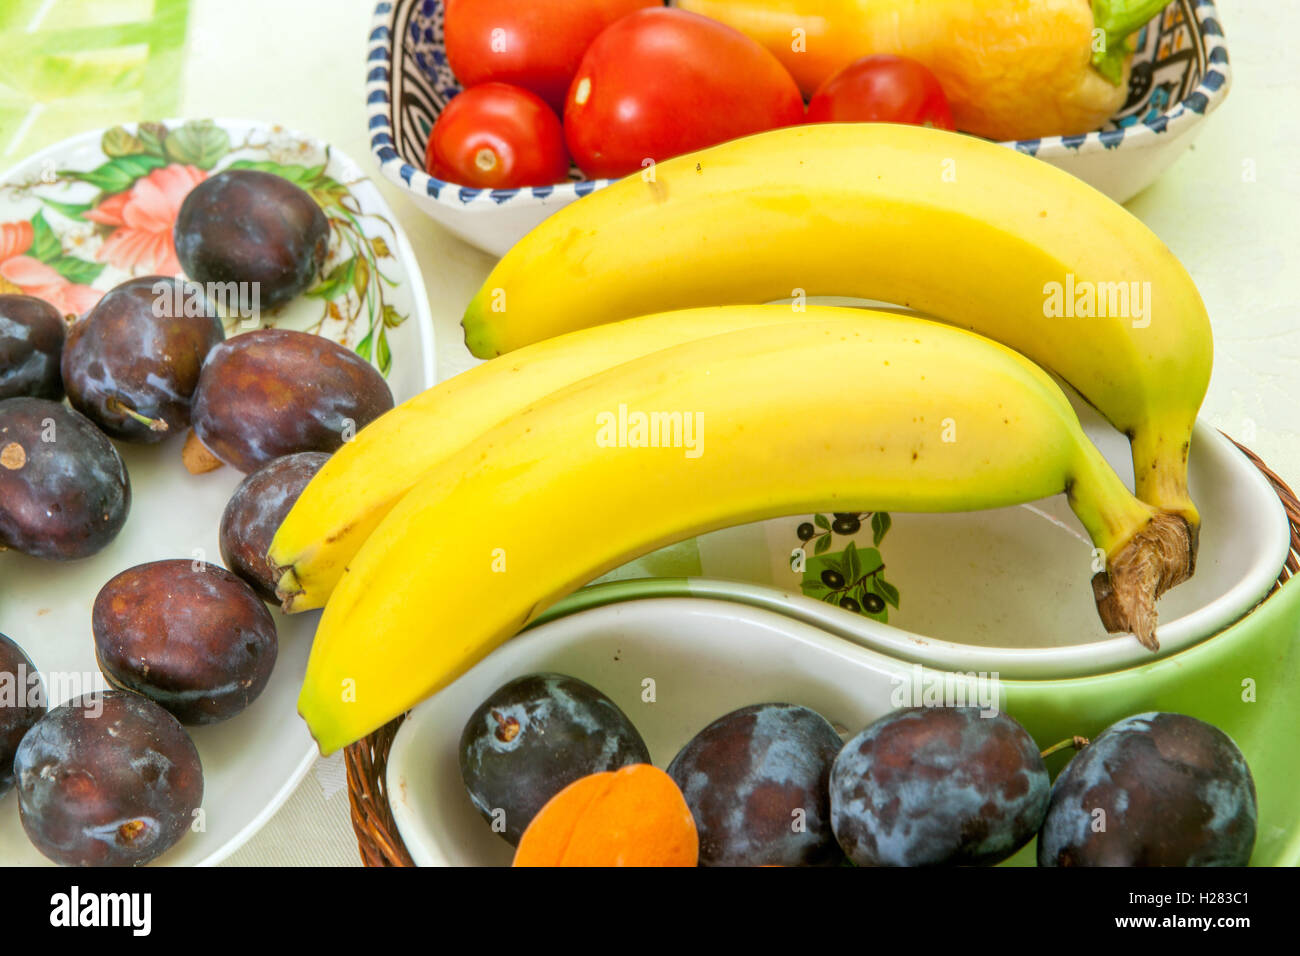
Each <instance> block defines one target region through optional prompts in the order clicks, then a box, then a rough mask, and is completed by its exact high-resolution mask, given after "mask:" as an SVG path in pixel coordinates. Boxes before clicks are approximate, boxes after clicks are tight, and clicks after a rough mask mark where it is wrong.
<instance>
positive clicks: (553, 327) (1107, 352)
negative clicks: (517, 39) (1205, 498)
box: [464, 123, 1213, 556]
mask: <svg viewBox="0 0 1300 956" xmlns="http://www.w3.org/2000/svg"><path fill="white" fill-rule="evenodd" d="M800 294H807V295H848V296H861V297H865V298H871V299H878V300H881V301H886V302H893V303H897V304H899V305H906V306H911V307H913V308H915V309H918V310H919V311H922V312H925V313H928V314H930V315H933V316H935V317H936V318H939V319H941V320H943V321H946V322H951V323H953V324H956V325H960V326H962V327H964V328H969V329H972V330H974V331H977V332H979V333H981V334H983V335H987V336H988V337H990V338H993V339H996V340H998V341H999V342H1003V343H1005V344H1006V345H1009V346H1011V347H1012V348H1014V349H1016V350H1017V351H1019V352H1022V353H1024V354H1025V355H1027V356H1029V357H1030V358H1032V359H1033V360H1034V361H1036V362H1038V363H1039V364H1040V365H1042V366H1044V367H1046V368H1048V369H1050V370H1052V371H1054V372H1056V373H1057V374H1059V375H1060V376H1061V377H1062V378H1064V379H1065V380H1066V381H1068V382H1069V383H1070V384H1071V385H1073V386H1074V387H1075V388H1076V389H1078V390H1079V392H1080V393H1081V394H1082V395H1083V396H1084V398H1086V399H1087V400H1088V401H1089V402H1090V403H1091V404H1092V405H1094V406H1095V407H1096V408H1097V409H1098V410H1099V411H1100V412H1101V413H1102V414H1103V415H1105V416H1106V418H1107V419H1109V421H1110V422H1111V424H1113V425H1114V426H1115V427H1116V428H1118V429H1119V430H1120V431H1122V432H1125V433H1126V434H1127V435H1128V436H1129V438H1130V440H1131V441H1132V445H1133V466H1134V473H1135V476H1136V482H1137V494H1138V497H1140V498H1141V499H1142V500H1143V501H1146V502H1149V503H1150V504H1152V505H1155V506H1156V507H1157V508H1159V509H1161V510H1164V511H1169V512H1172V513H1174V514H1176V515H1179V516H1180V517H1181V518H1183V520H1184V521H1186V523H1187V528H1188V532H1189V534H1190V536H1191V543H1192V554H1193V556H1194V555H1195V545H1196V536H1197V531H1198V529H1199V525H1200V520H1199V516H1198V514H1197V511H1196V507H1195V505H1194V504H1193V503H1192V501H1191V499H1190V498H1189V497H1188V494H1187V454H1188V448H1189V445H1190V442H1191V433H1192V425H1193V423H1194V422H1195V419H1196V414H1197V411H1198V410H1199V409H1200V406H1201V402H1202V400H1203V399H1204V397H1205V391H1206V388H1207V387H1208V385H1209V379H1210V366H1211V363H1212V353H1213V347H1212V342H1211V337H1210V325H1209V319H1208V317H1207V315H1206V312H1205V306H1204V304H1203V303H1202V302H1201V297H1200V295H1199V293H1198V292H1197V291H1196V286H1195V285H1194V284H1193V282H1192V280H1191V278H1190V277H1189V276H1188V275H1187V272H1186V270H1184V269H1183V267H1182V266H1181V265H1180V264H1179V262H1178V260H1177V259H1176V258H1175V257H1174V255H1173V253H1171V252H1170V251H1169V249H1168V248H1167V247H1166V246H1165V245H1164V243H1162V242H1161V241H1160V240H1159V239H1158V238H1157V237H1156V236H1155V235H1154V234H1153V233H1152V232H1151V231H1150V230H1149V229H1147V228H1146V226H1144V225H1143V224H1142V223H1141V222H1139V221H1138V220H1137V219H1136V218H1135V217H1133V216H1132V215H1130V214H1129V213H1128V212H1127V211H1126V210H1125V209H1124V208H1123V207H1121V206H1119V205H1117V204H1116V203H1114V202H1111V200H1109V199H1107V198H1106V197H1105V196H1104V195H1102V194H1101V193H1099V192H1097V191H1096V190H1094V189H1093V188H1092V187H1090V186H1088V185H1086V184H1085V183H1083V182H1081V181H1079V180H1077V179H1075V178H1074V177H1072V176H1070V175H1068V174H1066V173H1064V172H1061V171H1060V170H1058V169H1054V168H1053V167H1051V166H1049V165H1047V164H1046V163H1043V162H1039V161H1037V160H1035V159H1032V158H1030V157H1028V156H1023V155H1020V154H1018V153H1016V152H1014V151H1013V150H1010V149H1007V148H1005V147H1002V146H997V145H994V144H991V143H985V142H982V141H980V140H978V139H975V138H973V137H969V136H960V135H957V134H953V133H946V132H943V131H941V130H934V129H926V128H923V127H916V126H891V125H884V124H876V123H863V124H850V125H840V124H820V125H813V126H798V127H790V128H787V129H781V130H774V131H772V132H768V133H762V134H759V135H757V136H752V137H749V138H747V139H742V140H737V141H735V142H732V143H726V144H724V145H721V146H717V147H714V148H712V149H707V150H703V151H701V152H698V153H693V154H691V155H689V156H683V157H679V158H677V159H672V160H668V161H666V162H662V163H659V164H658V165H657V166H654V167H651V168H650V169H649V170H647V171H646V172H645V173H644V174H641V175H634V176H631V177H629V178H627V179H625V180H622V181H621V182H618V183H615V184H614V185H612V186H610V187H608V188H607V189H603V190H600V191H599V192H597V193H594V194H593V195H591V196H588V197H587V198H585V199H583V200H582V201H581V202H578V203H574V204H573V205H572V206H569V207H566V208H565V209H562V210H560V211H559V212H557V213H556V214H555V215H553V216H551V217H550V218H549V219H547V220H546V221H545V222H543V223H542V224H541V225H540V226H538V227H537V228H536V229H534V230H533V231H532V232H531V233H529V235H527V236H526V237H525V238H524V239H523V240H522V241H520V242H519V244H518V245H516V246H515V247H514V248H513V249H512V250H511V251H510V252H509V253H507V255H506V256H505V257H504V258H503V259H502V260H501V261H500V263H498V264H497V266H496V268H495V269H494V270H493V271H492V274H491V275H490V276H488V279H487V281H486V282H485V283H484V284H483V287H482V289H481V290H480V291H479V292H478V294H477V295H476V296H475V298H474V300H473V301H472V302H471V303H470V305H469V307H468V309H467V310H466V312H465V317H464V326H465V341H466V344H467V345H468V346H469V348H470V350H471V351H472V352H473V353H474V354H475V355H478V356H480V357H484V358H486V357H489V356H493V355H500V354H503V353H506V352H510V351H512V350H513V349H517V348H519V347H520V346H523V345H527V344H528V343H530V342H535V341H537V340H539V339H543V338H548V337H550V336H553V335H557V334H559V333H562V332H567V331H570V330H573V329H578V328H585V327H587V326H591V325H596V324H599V323H602V322H608V321H610V320H615V319H621V318H625V317H627V316H631V315H644V314H647V313H650V312H657V311H661V310H668V309H679V308H689V307H693V306H704V305H721V304H728V303H739V302H764V301H770V300H773V299H781V298H787V297H790V296H798V295H800Z"/></svg>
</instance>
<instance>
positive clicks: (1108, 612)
mask: <svg viewBox="0 0 1300 956" xmlns="http://www.w3.org/2000/svg"><path fill="white" fill-rule="evenodd" d="M1067 494H1068V495H1069V499H1070V507H1071V508H1073V509H1074V513H1075V514H1076V515H1078V516H1079V520H1080V521H1082V522H1083V525H1084V527H1085V528H1087V529H1088V534H1089V535H1090V536H1091V537H1092V540H1093V542H1094V543H1095V544H1096V545H1097V546H1098V547H1099V548H1102V549H1103V550H1105V552H1106V570H1104V571H1099V572H1098V573H1097V574H1096V575H1094V576H1093V579H1092V591H1093V599H1094V600H1095V601H1096V602H1097V613H1098V615H1100V617H1101V622H1102V624H1103V625H1104V626H1105V627H1106V630H1107V631H1110V632H1112V633H1113V632H1116V631H1128V632H1130V633H1131V634H1132V635H1133V636H1134V637H1136V638H1137V639H1138V641H1139V642H1141V644H1142V646H1143V647H1146V648H1148V649H1149V650H1152V651H1155V650H1159V649H1160V642H1159V641H1158V640H1157V639H1156V620H1157V615H1156V599H1157V598H1158V597H1160V595H1162V594H1164V593H1165V591H1167V590H1169V589H1170V588H1171V587H1173V586H1174V585H1176V584H1179V583H1181V582H1182V581H1185V580H1187V578H1189V577H1190V576H1191V573H1192V564H1193V561H1192V541H1191V533H1190V529H1189V527H1188V524H1187V522H1186V521H1185V520H1184V519H1183V518H1182V517H1181V516H1179V515H1176V514H1170V513H1168V512H1162V511H1157V510H1156V509H1155V508H1152V507H1151V506H1150V505H1147V504H1144V503H1143V502H1141V501H1138V499H1136V498H1134V497H1133V496H1132V495H1131V494H1129V491H1128V489H1127V488H1125V487H1124V484H1123V482H1121V481H1120V480H1119V476H1117V475H1116V474H1115V472H1114V471H1113V470H1112V469H1111V467H1110V465H1109V464H1107V462H1106V459H1104V458H1103V457H1102V456H1101V453H1100V452H1098V451H1097V450H1096V449H1095V448H1094V447H1093V446H1092V445H1088V446H1087V448H1086V449H1085V450H1084V452H1083V455H1082V457H1081V459H1080V461H1079V462H1078V463H1077V464H1076V468H1075V474H1074V481H1072V482H1071V484H1070V486H1069V488H1068V489H1067Z"/></svg>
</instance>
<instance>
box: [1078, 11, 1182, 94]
mask: <svg viewBox="0 0 1300 956" xmlns="http://www.w3.org/2000/svg"><path fill="white" fill-rule="evenodd" d="M1167 5H1168V0H1092V22H1093V23H1094V24H1095V25H1096V27H1097V29H1099V30H1102V31H1103V32H1104V33H1105V42H1104V44H1103V49H1100V50H1093V54H1092V65H1093V66H1094V67H1096V69H1097V72H1098V73H1100V74H1101V75H1102V76H1104V77H1105V78H1106V79H1108V80H1110V82H1111V83H1113V84H1115V85H1116V86H1119V84H1120V80H1121V79H1123V77H1124V58H1125V57H1126V56H1128V54H1129V52H1130V51H1129V46H1128V42H1127V41H1128V38H1129V37H1130V36H1132V35H1133V34H1134V33H1137V31H1138V30H1140V29H1142V27H1143V26H1144V25H1146V24H1147V23H1150V22H1151V20H1152V19H1153V18H1154V17H1155V16H1156V15H1157V14H1159V13H1160V11H1161V10H1163V9H1164V8H1165V7H1166V6H1167Z"/></svg>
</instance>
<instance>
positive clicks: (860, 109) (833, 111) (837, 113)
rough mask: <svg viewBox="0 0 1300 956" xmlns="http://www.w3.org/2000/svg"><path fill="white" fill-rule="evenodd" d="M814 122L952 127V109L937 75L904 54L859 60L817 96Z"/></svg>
mask: <svg viewBox="0 0 1300 956" xmlns="http://www.w3.org/2000/svg"><path fill="white" fill-rule="evenodd" d="M808 122H810V123H872V122H874V123H908V124H910V125H912V126H937V127H938V128H939V129H952V128H953V125H952V110H951V109H950V108H949V106H948V97H946V96H944V94H943V87H941V86H940V85H939V81H938V80H936V79H935V78H934V74H933V73H931V72H930V71H929V70H927V69H926V68H925V67H924V66H922V65H921V64H920V63H917V62H916V61H915V60H909V59H907V58H906V57H901V56H885V55H881V56H868V57H863V58H862V59H861V60H855V61H854V62H852V63H850V64H849V65H848V66H846V67H845V68H844V69H842V70H840V72H838V73H836V74H835V75H834V76H832V77H831V78H830V79H828V80H826V82H824V83H823V84H822V85H821V86H820V87H819V88H818V90H817V92H816V93H814V94H813V98H812V102H810V103H809V104H808Z"/></svg>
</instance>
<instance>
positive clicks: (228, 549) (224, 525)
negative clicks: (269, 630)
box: [220, 451, 330, 601]
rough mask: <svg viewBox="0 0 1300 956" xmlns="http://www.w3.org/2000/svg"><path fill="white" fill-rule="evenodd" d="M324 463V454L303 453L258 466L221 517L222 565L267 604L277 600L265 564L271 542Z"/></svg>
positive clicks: (268, 569) (270, 571) (314, 452)
mask: <svg viewBox="0 0 1300 956" xmlns="http://www.w3.org/2000/svg"><path fill="white" fill-rule="evenodd" d="M329 460H330V456H329V455H327V454H325V453H324V452H319V451H304V452H299V453H298V454H296V455H286V456H285V457H283V458H277V459H275V460H274V461H272V462H270V463H268V464H266V465H263V466H262V467H261V468H259V469H258V470H257V471H255V472H253V473H252V474H251V475H249V476H248V477H247V478H245V479H244V480H243V481H242V482H240V484H239V487H238V488H236V489H235V493H234V495H233V496H232V497H231V499H230V501H229V503H227V505H226V510H225V511H224V512H223V513H222V515H221V531H220V542H221V560H223V561H224V562H226V567H228V568H229V569H230V570H231V571H233V572H235V574H237V575H239V576H240V577H241V578H243V579H244V580H245V581H246V582H247V583H248V584H249V585H250V586H251V587H252V588H253V590H254V591H256V592H257V593H258V594H260V595H261V596H262V597H263V598H264V599H266V600H268V601H278V598H276V596H275V573H274V572H273V571H272V570H271V565H270V564H269V563H268V562H267V560H266V552H267V551H268V550H269V549H270V547H271V539H272V538H274V537H275V532H276V531H277V530H279V528H280V524H281V523H282V522H283V521H284V518H285V516H286V515H287V514H288V513H289V509H290V508H292V507H293V505H294V502H296V501H297V500H298V496H299V495H301V494H302V490H303V489H304V488H306V487H307V482H309V481H311V480H312V478H313V477H314V476H315V474H316V472H318V471H320V470H321V467H322V466H323V465H324V464H325V462H327V461H329Z"/></svg>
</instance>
